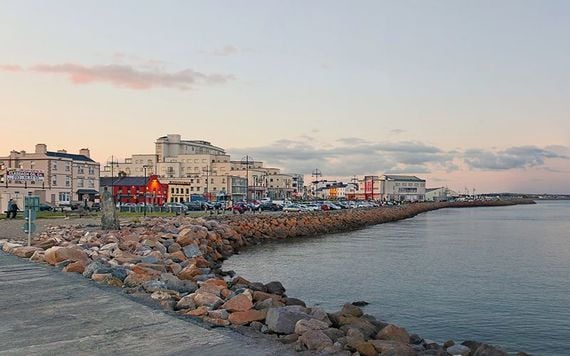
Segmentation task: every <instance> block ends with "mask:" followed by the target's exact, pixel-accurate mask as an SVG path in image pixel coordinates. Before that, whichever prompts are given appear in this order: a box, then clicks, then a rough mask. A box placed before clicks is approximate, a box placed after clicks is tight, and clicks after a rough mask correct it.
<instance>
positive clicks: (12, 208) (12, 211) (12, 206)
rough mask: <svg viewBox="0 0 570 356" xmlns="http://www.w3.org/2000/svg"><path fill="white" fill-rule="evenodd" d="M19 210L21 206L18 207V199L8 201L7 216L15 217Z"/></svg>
mask: <svg viewBox="0 0 570 356" xmlns="http://www.w3.org/2000/svg"><path fill="white" fill-rule="evenodd" d="M18 210H20V208H18V204H17V203H16V201H15V200H14V199H10V201H9V202H8V214H7V217H8V218H9V219H15V218H16V214H18Z"/></svg>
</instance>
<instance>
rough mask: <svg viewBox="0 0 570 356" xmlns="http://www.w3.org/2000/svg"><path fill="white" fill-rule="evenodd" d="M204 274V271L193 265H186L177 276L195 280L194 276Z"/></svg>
mask: <svg viewBox="0 0 570 356" xmlns="http://www.w3.org/2000/svg"><path fill="white" fill-rule="evenodd" d="M201 274H202V271H201V270H200V269H199V268H198V267H196V266H193V265H190V266H187V267H184V268H183V269H182V271H180V273H178V275H177V277H178V278H180V279H187V280H193V278H194V277H196V276H199V275H201Z"/></svg>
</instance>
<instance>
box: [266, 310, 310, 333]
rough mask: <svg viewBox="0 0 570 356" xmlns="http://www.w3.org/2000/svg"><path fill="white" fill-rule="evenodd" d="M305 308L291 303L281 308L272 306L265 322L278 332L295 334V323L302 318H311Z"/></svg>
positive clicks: (271, 329)
mask: <svg viewBox="0 0 570 356" xmlns="http://www.w3.org/2000/svg"><path fill="white" fill-rule="evenodd" d="M305 310H306V309H305V308H303V307H301V306H298V305H291V306H286V307H281V308H271V309H269V310H268V311H267V317H266V318H265V322H266V324H267V327H268V328H269V330H270V331H273V332H274V333H278V334H293V333H294V332H295V324H296V323H297V322H298V321H299V320H301V319H311V316H310V315H309V314H307V313H306V312H305Z"/></svg>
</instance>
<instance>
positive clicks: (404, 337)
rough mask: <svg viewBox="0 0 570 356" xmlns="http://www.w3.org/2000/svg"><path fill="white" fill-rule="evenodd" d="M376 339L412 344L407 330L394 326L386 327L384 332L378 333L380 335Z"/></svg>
mask: <svg viewBox="0 0 570 356" xmlns="http://www.w3.org/2000/svg"><path fill="white" fill-rule="evenodd" d="M376 339H378V340H392V341H399V342H402V343H405V344H407V343H408V342H410V335H409V334H408V332H407V331H406V329H404V328H401V327H399V326H396V325H394V324H388V326H386V327H384V328H383V329H382V330H380V331H379V332H378V334H377V335H376Z"/></svg>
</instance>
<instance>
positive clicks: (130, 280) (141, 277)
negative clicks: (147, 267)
mask: <svg viewBox="0 0 570 356" xmlns="http://www.w3.org/2000/svg"><path fill="white" fill-rule="evenodd" d="M91 278H93V277H91ZM153 279H155V278H154V276H152V275H149V274H142V273H131V274H129V275H128V276H127V278H125V281H124V283H125V286H127V287H138V286H140V285H142V284H143V283H144V282H148V281H151V280H153Z"/></svg>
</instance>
